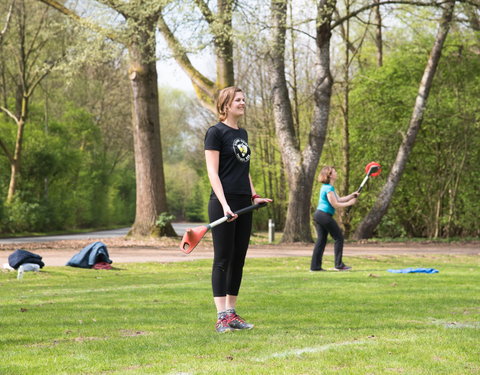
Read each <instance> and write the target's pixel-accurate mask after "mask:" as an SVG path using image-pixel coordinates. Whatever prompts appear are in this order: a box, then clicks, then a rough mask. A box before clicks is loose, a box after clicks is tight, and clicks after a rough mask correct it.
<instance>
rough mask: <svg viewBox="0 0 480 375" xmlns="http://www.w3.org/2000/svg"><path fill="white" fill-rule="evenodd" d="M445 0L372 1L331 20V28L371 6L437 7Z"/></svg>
mask: <svg viewBox="0 0 480 375" xmlns="http://www.w3.org/2000/svg"><path fill="white" fill-rule="evenodd" d="M444 3H445V1H438V2H437V1H431V2H422V1H408V0H386V1H379V2H377V3H375V2H374V3H372V4H368V5H365V6H363V7H360V8H358V9H357V10H354V11H352V12H350V13H349V14H347V15H346V16H345V17H342V18H339V19H337V20H335V21H334V22H332V25H331V28H332V29H334V28H335V27H337V26H339V25H340V24H342V23H343V22H345V21H346V20H348V19H350V18H353V17H356V16H357V15H358V14H360V13H362V12H365V11H366V10H369V9H371V8H375V7H378V6H381V5H400V4H401V5H414V6H423V7H439V6H440V5H442V4H444Z"/></svg>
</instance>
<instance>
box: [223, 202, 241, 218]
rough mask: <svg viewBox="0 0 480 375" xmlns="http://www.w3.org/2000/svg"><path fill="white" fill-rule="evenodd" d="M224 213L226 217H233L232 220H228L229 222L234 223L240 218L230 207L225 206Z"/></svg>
mask: <svg viewBox="0 0 480 375" xmlns="http://www.w3.org/2000/svg"><path fill="white" fill-rule="evenodd" d="M223 213H224V215H225V216H231V218H230V219H228V220H227V222H230V221H233V220H235V219H236V218H237V217H238V215H236V214H235V213H234V212H233V211H232V210H231V209H230V206H228V205H225V206H223Z"/></svg>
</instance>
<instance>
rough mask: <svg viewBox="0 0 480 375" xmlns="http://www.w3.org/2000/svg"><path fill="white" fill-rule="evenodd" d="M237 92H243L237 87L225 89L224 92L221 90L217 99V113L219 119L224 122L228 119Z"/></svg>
mask: <svg viewBox="0 0 480 375" xmlns="http://www.w3.org/2000/svg"><path fill="white" fill-rule="evenodd" d="M237 92H243V91H242V90H241V89H240V88H238V87H236V86H230V87H225V88H224V89H223V90H220V92H219V93H218V97H217V103H216V104H217V113H218V119H219V120H220V121H223V120H225V119H226V118H227V115H228V107H229V106H230V104H232V102H233V99H234V98H235V94H236V93H237Z"/></svg>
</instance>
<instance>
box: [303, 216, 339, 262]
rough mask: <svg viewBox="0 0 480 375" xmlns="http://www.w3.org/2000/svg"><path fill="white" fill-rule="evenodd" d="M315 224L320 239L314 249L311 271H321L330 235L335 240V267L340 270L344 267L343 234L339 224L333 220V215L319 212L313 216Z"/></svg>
mask: <svg viewBox="0 0 480 375" xmlns="http://www.w3.org/2000/svg"><path fill="white" fill-rule="evenodd" d="M313 222H314V224H315V229H316V230H317V235H318V239H317V242H316V243H315V247H314V248H313V255H312V263H311V264H310V269H311V270H319V269H321V268H322V257H323V252H324V251H325V246H326V244H327V235H328V234H329V233H330V235H331V236H332V237H333V239H334V240H335V246H334V249H335V267H337V268H339V267H342V266H343V262H342V255H343V233H342V230H341V229H340V227H339V226H338V224H337V222H336V221H335V220H334V219H333V217H332V215H330V214H327V213H326V212H323V211H320V210H317V211H315V214H314V215H313Z"/></svg>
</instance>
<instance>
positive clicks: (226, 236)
mask: <svg viewBox="0 0 480 375" xmlns="http://www.w3.org/2000/svg"><path fill="white" fill-rule="evenodd" d="M226 198H227V202H228V205H229V206H230V209H231V210H232V211H233V212H235V211H237V210H239V209H241V208H244V207H247V206H250V205H251V204H252V202H251V197H250V195H235V196H233V195H228V196H227V197H226ZM208 216H209V217H210V222H212V221H215V220H217V219H219V218H221V217H223V216H224V212H223V208H222V205H221V204H220V202H219V201H218V199H216V198H211V199H210V201H209V202H208ZM251 231H252V213H251V212H249V213H246V214H243V215H240V216H238V218H237V219H235V220H234V221H232V222H225V223H222V224H220V225H218V226H216V227H214V228H212V238H213V251H214V257H213V269H212V289H213V296H214V297H224V296H226V295H227V294H228V295H232V296H237V295H238V291H239V290H240V284H241V282H242V274H243V265H244V264H245V257H246V255H247V249H248V243H249V242H250V233H251Z"/></svg>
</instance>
